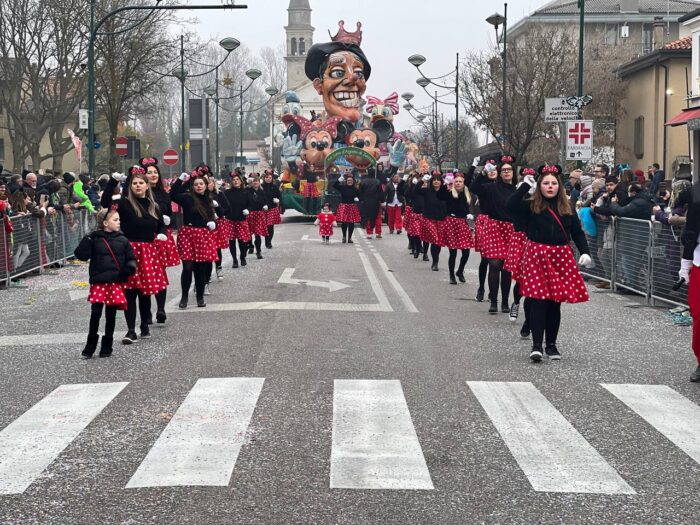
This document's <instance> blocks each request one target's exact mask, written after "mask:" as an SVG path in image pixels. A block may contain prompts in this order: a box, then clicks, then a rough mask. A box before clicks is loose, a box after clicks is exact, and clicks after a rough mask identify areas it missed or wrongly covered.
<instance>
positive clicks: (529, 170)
mask: <svg viewBox="0 0 700 525" xmlns="http://www.w3.org/2000/svg"><path fill="white" fill-rule="evenodd" d="M519 173H520V176H521V177H527V176H528V175H532V176H533V177H534V176H535V175H537V172H536V171H535V170H534V168H528V167H523V168H520V171H519Z"/></svg>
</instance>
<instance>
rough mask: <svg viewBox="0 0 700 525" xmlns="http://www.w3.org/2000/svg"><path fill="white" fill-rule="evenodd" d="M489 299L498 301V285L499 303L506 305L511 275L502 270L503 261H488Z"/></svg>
mask: <svg viewBox="0 0 700 525" xmlns="http://www.w3.org/2000/svg"><path fill="white" fill-rule="evenodd" d="M488 261H489V299H491V301H496V300H498V284H499V281H500V285H501V302H502V303H504V304H508V296H509V295H510V281H511V275H510V272H509V271H506V270H504V269H503V259H489V260H488Z"/></svg>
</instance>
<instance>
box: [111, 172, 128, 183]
mask: <svg viewBox="0 0 700 525" xmlns="http://www.w3.org/2000/svg"><path fill="white" fill-rule="evenodd" d="M112 178H113V179H114V180H116V181H117V182H126V175H124V174H123V173H117V172H116V171H115V172H114V173H112Z"/></svg>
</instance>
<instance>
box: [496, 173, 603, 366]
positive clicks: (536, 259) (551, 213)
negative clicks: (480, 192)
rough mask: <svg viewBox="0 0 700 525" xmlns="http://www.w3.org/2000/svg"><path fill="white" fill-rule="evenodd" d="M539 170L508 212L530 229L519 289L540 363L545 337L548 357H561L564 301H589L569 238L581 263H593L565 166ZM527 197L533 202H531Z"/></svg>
mask: <svg viewBox="0 0 700 525" xmlns="http://www.w3.org/2000/svg"><path fill="white" fill-rule="evenodd" d="M538 171H539V173H540V177H539V179H537V181H536V180H535V177H533V176H532V175H527V176H526V177H525V180H524V184H522V185H521V186H520V187H519V188H518V189H517V191H516V192H515V193H514V194H513V195H512V196H511V197H510V198H509V199H508V209H509V210H510V211H511V212H512V213H513V214H514V215H517V216H518V217H519V218H522V221H523V223H524V224H525V227H526V234H527V244H526V245H525V251H524V252H523V258H522V262H521V267H522V278H521V291H522V294H523V295H524V296H525V297H528V298H529V299H530V307H529V314H530V319H529V321H530V329H531V331H532V351H531V352H530V359H532V360H533V361H535V362H538V361H540V360H541V359H542V355H543V350H542V343H543V339H544V338H545V337H546V345H545V348H544V354H546V355H547V357H549V358H550V359H553V360H558V359H561V354H560V353H559V350H558V348H557V336H558V334H559V325H560V323H561V303H563V302H567V303H580V302H584V301H587V300H588V290H587V289H586V285H585V283H584V282H583V278H582V277H581V273H580V272H579V270H578V267H577V266H576V260H575V259H574V252H573V250H572V249H571V246H570V241H571V240H573V241H574V242H575V243H576V247H577V248H578V250H579V252H580V253H581V256H580V257H579V260H578V264H580V265H582V266H588V265H590V264H591V257H590V252H589V249H588V243H587V242H586V236H585V235H584V233H583V229H582V228H581V223H580V222H579V218H578V215H577V214H576V212H575V211H574V210H572V209H571V206H570V205H569V200H568V198H567V196H566V192H565V191H564V185H563V184H562V182H561V178H560V174H561V168H560V167H559V166H542V167H541V168H540V169H539V170H538ZM529 194H531V195H532V197H531V198H528V195H529Z"/></svg>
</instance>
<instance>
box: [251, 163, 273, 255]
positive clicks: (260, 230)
mask: <svg viewBox="0 0 700 525" xmlns="http://www.w3.org/2000/svg"><path fill="white" fill-rule="evenodd" d="M246 189H247V191H248V195H249V196H250V214H249V215H248V227H249V228H250V234H251V235H254V236H255V240H254V241H253V245H254V246H255V256H256V257H257V258H258V259H262V258H263V256H262V240H263V237H267V212H268V210H269V209H270V207H269V206H268V205H267V196H266V195H265V190H263V189H262V188H261V187H260V178H259V177H258V176H257V175H256V176H254V177H253V178H252V179H251V180H250V186H248V188H246Z"/></svg>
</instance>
